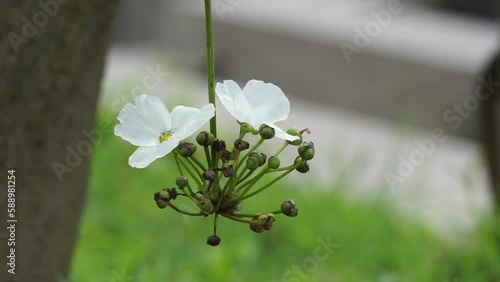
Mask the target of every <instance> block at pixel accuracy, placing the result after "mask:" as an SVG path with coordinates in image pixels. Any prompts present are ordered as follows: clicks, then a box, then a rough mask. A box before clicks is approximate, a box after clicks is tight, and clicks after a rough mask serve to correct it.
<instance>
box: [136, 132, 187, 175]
mask: <svg viewBox="0 0 500 282" xmlns="http://www.w3.org/2000/svg"><path fill="white" fill-rule="evenodd" d="M178 144H179V139H177V138H175V137H174V136H172V137H170V139H169V140H168V141H165V142H162V143H161V144H160V145H159V146H152V147H139V148H137V150H135V152H134V153H133V154H132V155H131V156H130V158H129V159H128V164H129V165H130V166H131V167H137V168H145V167H147V166H148V165H150V164H151V163H152V162H153V161H154V160H156V159H158V158H161V157H163V156H165V155H167V154H168V153H170V152H171V151H172V150H173V149H174V148H175V147H176V146H177V145H178Z"/></svg>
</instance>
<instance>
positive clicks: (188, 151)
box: [177, 142, 198, 158]
mask: <svg viewBox="0 0 500 282" xmlns="http://www.w3.org/2000/svg"><path fill="white" fill-rule="evenodd" d="M177 149H178V150H179V155H181V156H182V157H185V158H189V157H191V156H192V155H193V154H194V152H196V149H198V147H197V146H196V145H195V144H193V143H188V142H183V143H181V144H179V146H177Z"/></svg>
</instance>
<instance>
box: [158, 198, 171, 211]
mask: <svg viewBox="0 0 500 282" xmlns="http://www.w3.org/2000/svg"><path fill="white" fill-rule="evenodd" d="M168 203H169V201H165V200H162V199H158V200H156V205H157V206H158V207H159V208H160V209H164V208H166V207H167V206H168Z"/></svg>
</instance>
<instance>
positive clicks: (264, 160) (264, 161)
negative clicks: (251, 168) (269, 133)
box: [250, 153, 267, 166]
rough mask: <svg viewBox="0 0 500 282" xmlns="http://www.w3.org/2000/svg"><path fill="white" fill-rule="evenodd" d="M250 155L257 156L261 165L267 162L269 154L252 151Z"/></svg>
mask: <svg viewBox="0 0 500 282" xmlns="http://www.w3.org/2000/svg"><path fill="white" fill-rule="evenodd" d="M250 157H255V158H257V161H259V166H263V165H264V164H265V163H266V160H267V156H266V154H264V153H260V154H259V153H252V154H251V155H250Z"/></svg>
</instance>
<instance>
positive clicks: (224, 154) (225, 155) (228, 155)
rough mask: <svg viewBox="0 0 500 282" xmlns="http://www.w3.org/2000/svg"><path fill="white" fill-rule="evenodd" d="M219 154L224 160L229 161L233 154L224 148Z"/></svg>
mask: <svg viewBox="0 0 500 282" xmlns="http://www.w3.org/2000/svg"><path fill="white" fill-rule="evenodd" d="M217 154H218V155H219V159H221V160H222V161H229V160H231V158H232V156H233V155H232V154H231V152H229V151H228V150H222V151H220V152H218V153H217Z"/></svg>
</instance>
